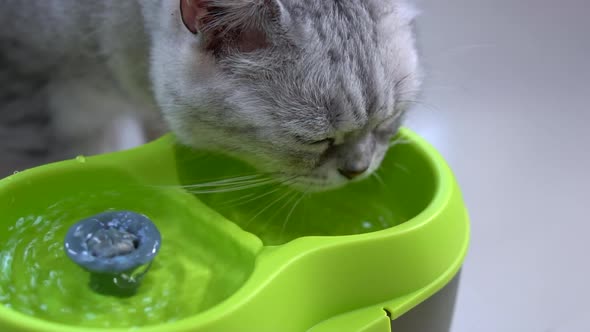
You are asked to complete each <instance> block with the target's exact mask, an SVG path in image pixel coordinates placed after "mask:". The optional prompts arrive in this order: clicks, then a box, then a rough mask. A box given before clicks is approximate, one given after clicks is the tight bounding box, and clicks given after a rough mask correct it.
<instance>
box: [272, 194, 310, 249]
mask: <svg viewBox="0 0 590 332" xmlns="http://www.w3.org/2000/svg"><path fill="white" fill-rule="evenodd" d="M308 194H309V192H308V191H305V192H302V193H301V196H299V198H298V199H297V201H296V202H295V204H293V206H292V207H291V210H290V211H289V213H288V214H287V217H286V218H285V221H284V222H283V225H282V226H281V232H280V233H279V239H281V241H283V237H284V234H285V231H286V230H287V225H288V224H289V219H291V215H292V214H293V211H295V209H296V208H297V206H298V205H299V204H300V203H301V202H302V201H303V200H304V199H305V198H306V197H307V196H308Z"/></svg>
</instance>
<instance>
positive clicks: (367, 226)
mask: <svg viewBox="0 0 590 332" xmlns="http://www.w3.org/2000/svg"><path fill="white" fill-rule="evenodd" d="M363 228H364V229H371V228H373V223H371V222H370V221H363Z"/></svg>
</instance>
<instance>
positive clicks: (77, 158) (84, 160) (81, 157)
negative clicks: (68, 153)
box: [76, 155, 86, 163]
mask: <svg viewBox="0 0 590 332" xmlns="http://www.w3.org/2000/svg"><path fill="white" fill-rule="evenodd" d="M76 160H77V161H78V162H80V163H85V162H86V157H84V156H82V155H80V156H77V157H76Z"/></svg>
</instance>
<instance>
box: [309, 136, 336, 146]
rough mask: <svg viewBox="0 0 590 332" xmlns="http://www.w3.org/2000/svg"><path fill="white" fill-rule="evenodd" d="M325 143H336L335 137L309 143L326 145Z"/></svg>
mask: <svg viewBox="0 0 590 332" xmlns="http://www.w3.org/2000/svg"><path fill="white" fill-rule="evenodd" d="M324 144H327V145H330V146H331V145H334V139H333V138H324V139H321V140H319V141H313V142H310V143H309V145H324Z"/></svg>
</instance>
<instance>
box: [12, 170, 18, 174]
mask: <svg viewBox="0 0 590 332" xmlns="http://www.w3.org/2000/svg"><path fill="white" fill-rule="evenodd" d="M18 173H20V171H14V172H12V174H18Z"/></svg>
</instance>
